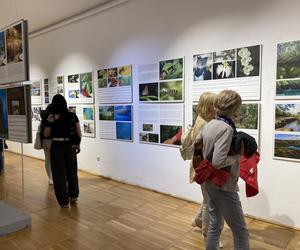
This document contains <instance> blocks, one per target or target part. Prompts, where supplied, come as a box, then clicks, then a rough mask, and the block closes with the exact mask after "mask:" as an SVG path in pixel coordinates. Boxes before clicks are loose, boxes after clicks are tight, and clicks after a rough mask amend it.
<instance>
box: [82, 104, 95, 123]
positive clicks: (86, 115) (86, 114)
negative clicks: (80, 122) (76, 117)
mask: <svg viewBox="0 0 300 250" xmlns="http://www.w3.org/2000/svg"><path fill="white" fill-rule="evenodd" d="M83 119H84V120H90V121H93V120H94V108H92V107H84V108H83Z"/></svg>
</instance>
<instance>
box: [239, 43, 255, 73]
mask: <svg viewBox="0 0 300 250" xmlns="http://www.w3.org/2000/svg"><path fill="white" fill-rule="evenodd" d="M259 62H260V46H259V45H257V46H252V47H244V48H239V49H237V70H236V71H237V77H248V76H258V75H259V68H260V63H259Z"/></svg>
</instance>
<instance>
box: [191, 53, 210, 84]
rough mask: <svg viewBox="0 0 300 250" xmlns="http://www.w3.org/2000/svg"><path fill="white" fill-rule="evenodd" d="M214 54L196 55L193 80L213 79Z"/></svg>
mask: <svg viewBox="0 0 300 250" xmlns="http://www.w3.org/2000/svg"><path fill="white" fill-rule="evenodd" d="M212 70H213V67H212V53H207V54H199V55H194V57H193V79H194V81H204V80H211V79H212Z"/></svg>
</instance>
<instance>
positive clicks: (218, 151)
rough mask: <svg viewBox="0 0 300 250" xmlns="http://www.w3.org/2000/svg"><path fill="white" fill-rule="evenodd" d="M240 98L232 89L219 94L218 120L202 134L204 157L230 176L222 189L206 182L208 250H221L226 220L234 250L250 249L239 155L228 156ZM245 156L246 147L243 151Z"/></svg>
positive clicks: (234, 131) (215, 103)
mask: <svg viewBox="0 0 300 250" xmlns="http://www.w3.org/2000/svg"><path fill="white" fill-rule="evenodd" d="M241 103H242V100H241V97H240V95H239V94H238V93H236V92H235V91H232V90H223V91H222V92H220V93H219V94H218V96H217V98H216V100H215V102H214V107H215V109H216V111H217V118H216V119H214V120H211V121H210V122H209V123H207V124H206V126H205V127H204V129H203V131H202V137H203V157H204V159H206V158H211V155H212V158H211V162H212V165H213V166H214V167H215V168H217V169H223V170H226V171H228V172H229V173H230V178H229V180H228V181H227V182H226V183H225V185H224V186H223V187H222V188H220V187H218V186H216V185H215V184H213V183H212V182H210V181H206V182H205V188H206V190H207V192H208V195H209V213H210V224H209V228H208V235H207V242H206V249H208V250H215V249H218V248H219V247H218V242H219V238H220V234H221V231H222V229H223V225H224V219H225V221H226V223H227V224H228V226H229V227H230V228H231V230H232V233H233V238H234V249H240V250H247V249H249V233H248V229H247V226H246V223H245V219H244V213H243V210H242V206H241V202H240V199H239V195H238V193H237V192H238V184H237V183H238V179H239V160H240V154H236V155H228V154H229V151H230V147H231V141H232V137H233V135H234V133H236V128H235V125H234V122H233V121H232V118H234V117H235V116H236V115H238V113H239V110H240V107H241ZM241 153H243V145H242V148H241Z"/></svg>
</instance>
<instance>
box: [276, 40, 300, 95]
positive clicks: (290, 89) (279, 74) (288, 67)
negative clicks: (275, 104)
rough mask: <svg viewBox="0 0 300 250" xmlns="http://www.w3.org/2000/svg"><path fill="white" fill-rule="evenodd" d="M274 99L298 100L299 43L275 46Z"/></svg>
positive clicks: (299, 93)
mask: <svg viewBox="0 0 300 250" xmlns="http://www.w3.org/2000/svg"><path fill="white" fill-rule="evenodd" d="M276 79H277V81H276V98H277V99H299V98H300V41H292V42H285V43H279V44H277V68H276Z"/></svg>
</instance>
